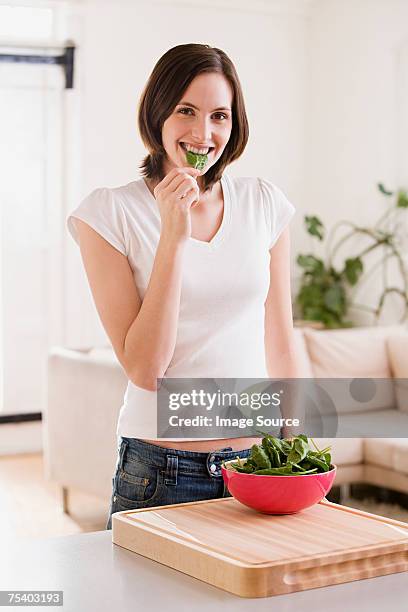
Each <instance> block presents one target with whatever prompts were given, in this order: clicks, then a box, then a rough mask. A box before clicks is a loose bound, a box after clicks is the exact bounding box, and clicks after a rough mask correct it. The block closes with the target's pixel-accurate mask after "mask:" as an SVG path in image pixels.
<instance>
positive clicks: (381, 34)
mask: <svg viewBox="0 0 408 612" xmlns="http://www.w3.org/2000/svg"><path fill="white" fill-rule="evenodd" d="M307 40H308V49H309V57H310V64H309V78H308V84H307V92H306V97H305V100H306V103H307V106H306V108H307V117H306V130H307V136H306V155H305V170H306V172H305V176H306V181H305V184H304V190H303V197H302V206H303V207H304V209H305V210H307V211H309V212H312V211H313V212H314V213H315V214H317V215H319V216H321V218H322V220H324V221H325V222H326V224H327V225H329V226H332V225H333V224H334V223H335V222H336V221H338V220H340V219H349V220H353V221H354V222H356V223H359V224H361V225H365V226H366V225H369V224H370V222H374V221H375V220H376V219H377V217H378V216H379V215H380V214H381V213H382V211H383V210H385V208H386V206H387V201H386V199H385V198H384V197H383V196H381V194H380V193H379V192H378V190H377V187H376V184H377V182H384V183H385V185H386V186H388V188H390V189H391V190H393V189H395V188H397V187H398V186H403V185H404V184H405V188H407V187H408V174H407V172H408V167H407V165H406V162H405V167H404V166H403V164H401V162H400V159H399V156H400V155H401V153H402V146H401V143H402V139H401V137H400V134H401V130H402V123H403V122H404V121H405V125H406V122H407V121H408V119H407V117H408V110H407V106H406V105H405V108H403V107H402V104H401V92H402V89H401V84H400V79H401V73H402V72H403V71H405V72H407V71H408V62H407V54H406V55H405V64H401V57H400V56H401V52H402V50H403V49H404V47H405V48H406V45H407V42H408V2H406V0H318V1H317V2H315V3H314V5H313V11H312V16H311V19H310V20H309V29H308V37H307ZM406 80H407V79H406ZM405 95H406V94H405ZM405 101H406V102H407V101H408V97H405ZM404 115H405V119H404ZM405 130H406V127H405ZM406 142H407V140H406V137H405V151H404V154H405V159H406V158H407V153H406ZM361 244H363V245H364V244H366V243H361ZM349 253H350V254H352V253H353V254H356V251H355V250H353V251H349ZM345 256H347V251H345ZM342 260H343V258H342ZM392 276H393V275H392V270H391V278H392ZM394 276H395V275H394ZM379 283H381V277H379V276H378V275H377V276H376V277H375V278H374V279H373V281H372V282H371V283H370V284H369V285H368V286H367V287H365V288H364V293H363V295H361V296H360V295H359V298H360V297H361V299H363V300H364V302H365V303H367V302H368V303H373V297H374V296H378V288H379ZM400 312H401V310H400V303H399V302H398V300H393V299H390V302H389V304H388V308H387V316H386V317H384V319H383V321H384V322H391V321H393V320H395V318H396V317H397V316H399V315H400ZM355 318H356V320H359V321H360V322H365V321H366V322H371V321H372V318H371V316H368V317H367V316H366V317H364V316H363V315H362V314H360V315H357V313H355Z"/></svg>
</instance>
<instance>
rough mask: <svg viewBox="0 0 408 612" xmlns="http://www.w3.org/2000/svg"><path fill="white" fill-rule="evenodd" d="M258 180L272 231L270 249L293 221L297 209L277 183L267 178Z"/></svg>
mask: <svg viewBox="0 0 408 612" xmlns="http://www.w3.org/2000/svg"><path fill="white" fill-rule="evenodd" d="M258 181H259V185H260V190H261V195H262V201H263V205H264V208H265V215H266V219H267V223H268V228H269V231H270V234H269V236H270V239H269V249H271V248H272V247H273V245H274V244H275V242H276V241H277V240H278V238H279V236H280V235H281V233H282V231H283V230H284V229H285V227H286V226H287V225H288V223H289V222H290V221H291V219H292V217H293V215H294V214H295V212H296V209H295V207H294V206H293V204H291V203H290V202H289V200H288V199H287V198H286V196H285V195H284V194H283V192H282V191H281V190H280V189H279V188H278V187H276V185H274V184H273V183H271V182H270V181H267V180H265V179H258Z"/></svg>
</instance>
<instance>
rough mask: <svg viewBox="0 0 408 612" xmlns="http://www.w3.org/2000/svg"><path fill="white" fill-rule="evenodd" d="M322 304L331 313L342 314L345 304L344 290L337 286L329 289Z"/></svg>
mask: <svg viewBox="0 0 408 612" xmlns="http://www.w3.org/2000/svg"><path fill="white" fill-rule="evenodd" d="M324 303H325V305H326V306H327V308H328V309H329V310H331V311H332V312H333V313H335V314H337V315H342V314H344V313H345V304H346V299H345V294H344V288H343V287H342V286H341V285H339V284H336V285H332V286H331V287H329V289H327V290H326V291H325V294H324Z"/></svg>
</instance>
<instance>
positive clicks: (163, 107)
mask: <svg viewBox="0 0 408 612" xmlns="http://www.w3.org/2000/svg"><path fill="white" fill-rule="evenodd" d="M139 130H140V133H141V136H142V139H143V142H144V144H145V146H146V148H147V150H148V152H149V154H148V155H147V157H146V158H145V159H144V161H143V164H142V166H141V168H142V177H141V178H139V179H137V180H135V181H133V182H131V183H129V184H128V185H125V186H121V187H117V188H114V189H106V188H102V189H96V190H95V191H94V192H93V193H91V194H90V196H88V197H87V198H86V199H85V200H84V201H83V202H82V203H81V204H80V206H79V207H78V208H77V209H76V210H75V211H74V212H73V213H71V215H70V217H69V219H68V227H69V229H70V231H71V233H72V235H73V237H74V238H75V240H76V241H77V242H78V243H79V245H80V250H81V256H82V259H83V263H84V267H85V270H86V274H87V277H88V281H89V284H90V288H91V291H92V295H93V298H94V301H95V305H96V308H97V310H98V314H99V316H100V319H101V322H102V324H103V326H104V329H105V330H106V333H107V334H108V336H109V338H110V340H111V343H112V347H113V349H114V351H115V354H116V356H117V358H118V360H119V361H120V363H121V364H122V366H123V368H124V370H125V372H126V374H127V376H128V379H129V383H128V387H127V390H126V394H125V398H124V403H123V405H122V408H121V411H120V416H119V421H118V428H117V435H118V459H117V464H116V470H115V475H114V478H113V480H112V484H113V491H112V499H111V506H110V510H109V520H108V524H107V529H110V527H111V515H112V513H113V512H117V511H120V510H127V509H131V508H145V507H151V506H157V505H165V504H173V503H181V502H188V501H195V500H203V499H212V498H218V497H222V496H227V495H229V493H228V491H227V490H226V489H225V487H224V485H223V480H222V475H221V469H220V465H221V462H222V461H224V460H229V459H233V458H235V457H236V456H237V455H238V456H239V457H246V456H247V455H248V454H249V452H250V448H251V446H252V444H254V443H259V441H260V438H258V437H256V438H236V437H234V438H227V439H225V438H224V439H219V438H212V439H208V438H194V439H191V438H183V439H177V438H161V439H157V429H156V412H155V400H156V390H157V385H156V380H157V378H161V377H164V376H166V377H168V378H185V377H188V378H198V377H217V378H220V377H221V378H235V377H240V378H252V377H254V378H256V377H259V378H267V377H268V376H270V377H294V376H295V375H296V373H295V359H294V350H293V325H292V308H291V299H290V278H289V276H290V275H289V261H290V256H289V235H288V229H287V228H286V229H285V227H286V226H287V224H288V222H289V220H290V218H291V217H292V215H293V213H294V208H293V206H292V205H291V204H290V203H289V202H288V201H287V199H286V198H285V196H284V195H283V194H282V192H281V191H280V190H279V189H278V188H277V187H275V186H274V185H273V184H272V183H270V182H269V181H267V180H262V179H257V178H238V179H236V178H235V179H233V178H231V177H229V176H227V175H225V174H224V169H225V168H226V166H227V165H228V164H230V163H231V162H232V161H234V160H236V159H238V158H239V157H240V156H241V155H242V153H243V151H244V149H245V146H246V144H247V140H248V122H247V117H246V112H245V105H244V99H243V95H242V91H241V86H240V83H239V79H238V76H237V74H236V71H235V68H234V66H233V64H232V62H231V60H230V59H229V58H228V57H227V55H226V54H225V53H224V52H223V51H221V50H220V49H216V48H211V47H209V46H208V45H201V44H185V45H179V46H176V47H174V48H173V49H170V50H169V51H167V53H165V54H164V55H163V57H162V58H161V59H160V60H159V61H158V62H157V64H156V66H155V68H154V70H153V72H152V74H151V76H150V78H149V80H148V82H147V85H146V88H145V90H144V92H143V94H142V97H141V100H140V106H139ZM271 146H273V144H271ZM188 150H190V152H191V151H192V152H193V153H194V154H195V155H196V156H197V155H199V156H203V157H198V158H197V157H196V158H195V159H201V160H205V161H206V165H205V167H204V168H203V169H202V170H199V169H195V168H193V167H192V166H191V165H190V164H189V163H187V159H188V157H187V151H188ZM278 238H279V240H278ZM102 416H103V415H101V418H102Z"/></svg>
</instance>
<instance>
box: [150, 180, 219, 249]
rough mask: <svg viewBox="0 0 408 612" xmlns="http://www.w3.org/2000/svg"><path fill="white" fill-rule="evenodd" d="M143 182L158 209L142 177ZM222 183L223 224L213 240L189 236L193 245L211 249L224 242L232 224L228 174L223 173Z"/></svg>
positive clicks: (189, 240)
mask: <svg viewBox="0 0 408 612" xmlns="http://www.w3.org/2000/svg"><path fill="white" fill-rule="evenodd" d="M141 180H142V183H143V188H144V189H145V190H146V192H147V194H148V196H149V197H150V198H151V200H152V201H153V202H154V204H155V206H156V208H157V210H158V205H157V202H156V198H155V197H154V196H153V194H152V193H151V191H150V189H149V187H148V186H147V183H146V181H145V180H144V179H143V178H142V179H141ZM220 184H221V189H222V196H223V200H224V207H223V208H224V210H223V215H222V221H221V225H220V227H219V228H218V231H217V233H216V234H215V235H214V236H213V237H212V238H211V240H210V241H209V242H207V241H205V240H198V239H197V238H193V237H191V236H190V237H189V238H188V242H189V243H190V244H191V245H194V246H197V247H198V248H204V249H209V250H212V249H213V248H215V247H216V246H218V245H219V244H221V242H223V240H224V238H225V236H226V233H227V228H228V226H229V224H230V219H231V192H230V189H229V184H228V177H227V176H226V175H223V176H222V177H221V180H220ZM158 214H159V217H160V213H159V211H158Z"/></svg>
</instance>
